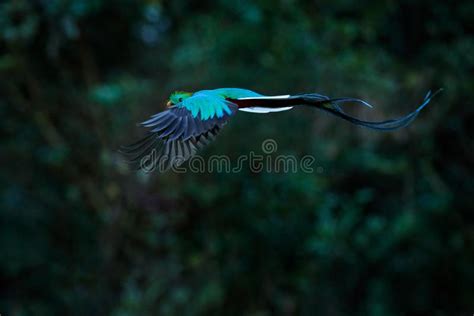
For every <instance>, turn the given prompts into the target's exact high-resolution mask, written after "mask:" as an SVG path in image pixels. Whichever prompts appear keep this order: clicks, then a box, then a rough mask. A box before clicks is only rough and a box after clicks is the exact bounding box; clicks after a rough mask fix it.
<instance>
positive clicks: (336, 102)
mask: <svg viewBox="0 0 474 316" xmlns="http://www.w3.org/2000/svg"><path fill="white" fill-rule="evenodd" d="M442 90H443V89H439V90H438V91H436V92H435V93H431V91H429V92H428V93H427V94H426V96H425V98H424V100H423V103H422V104H421V105H420V106H419V107H418V108H417V109H416V110H415V111H413V112H411V113H409V114H407V115H405V116H403V117H401V118H398V119H393V120H386V121H381V122H370V121H363V120H360V119H358V118H355V117H353V116H350V115H349V114H346V113H345V112H344V111H343V110H342V109H341V107H340V105H341V104H343V103H349V102H352V103H360V104H363V105H365V106H369V107H372V106H371V105H370V104H368V103H367V102H365V101H363V100H360V99H354V98H337V99H330V98H328V97H326V96H323V95H319V94H302V95H299V97H300V98H301V99H302V100H303V101H304V102H302V104H304V105H307V106H313V107H317V108H319V109H321V110H323V111H326V112H329V113H331V114H333V115H335V116H337V117H340V118H342V119H343V120H346V121H348V122H351V123H352V124H355V125H360V126H363V127H367V128H370V129H375V130H381V131H390V130H395V129H399V128H402V127H405V126H407V125H408V124H410V123H411V122H412V121H413V120H414V119H415V118H416V117H417V116H418V114H419V113H420V111H421V110H423V108H424V107H425V106H426V105H428V103H430V101H431V99H433V97H434V96H435V95H437V94H438V93H439V92H441V91H442Z"/></svg>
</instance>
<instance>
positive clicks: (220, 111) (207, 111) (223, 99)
mask: <svg viewBox="0 0 474 316" xmlns="http://www.w3.org/2000/svg"><path fill="white" fill-rule="evenodd" d="M260 96H262V95H261V94H259V93H257V92H254V91H251V90H247V89H240V88H220V89H214V90H202V91H198V92H196V93H194V94H193V95H192V96H191V97H189V98H187V99H185V100H183V101H182V102H181V103H178V104H177V105H176V106H177V107H184V108H186V109H188V110H189V111H191V114H192V115H193V117H200V118H201V120H208V119H212V118H215V117H218V118H220V117H223V116H224V114H229V115H230V114H231V113H232V110H231V105H234V104H233V103H231V102H229V101H227V99H239V98H250V97H260Z"/></svg>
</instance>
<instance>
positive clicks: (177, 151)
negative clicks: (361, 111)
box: [121, 88, 441, 170]
mask: <svg viewBox="0 0 474 316" xmlns="http://www.w3.org/2000/svg"><path fill="white" fill-rule="evenodd" d="M440 91H441V89H440V90H438V91H437V92H435V93H434V94H432V93H431V91H430V92H428V94H427V95H426V96H425V98H424V100H423V102H422V104H421V105H420V106H418V108H417V109H416V110H415V111H413V112H411V113H409V114H407V115H405V116H403V117H401V118H398V119H392V120H386V121H381V122H370V121H364V120H360V119H358V118H356V117H353V116H351V115H349V114H346V113H345V112H344V111H343V110H342V108H341V104H343V103H357V104H361V105H364V106H368V107H372V106H371V105H370V104H369V103H367V102H366V101H364V100H361V99H357V98H329V97H327V96H325V95H321V94H317V93H307V94H296V95H278V96H267V95H262V94H260V93H257V92H254V91H251V90H247V89H240V88H220V89H214V90H201V91H197V92H194V93H190V92H174V93H173V94H171V96H170V97H169V100H168V103H167V109H166V110H164V111H162V112H159V113H157V114H155V115H153V116H152V117H151V118H150V119H148V120H146V121H145V122H142V123H141V125H143V126H144V127H146V128H148V129H149V130H148V133H147V135H146V136H145V137H144V138H142V139H140V140H139V141H138V142H136V143H134V144H131V145H129V146H123V147H122V149H121V152H122V153H123V154H125V155H126V156H127V158H128V160H129V161H130V162H131V163H133V164H135V165H136V166H138V167H143V166H142V165H143V163H145V162H146V163H147V165H149V166H154V167H158V168H159V169H160V170H167V169H169V168H172V167H175V166H179V165H181V164H182V163H183V162H184V161H186V160H188V159H189V158H191V157H192V156H193V155H195V154H196V153H197V151H198V150H199V149H201V148H202V147H204V146H205V145H207V144H209V143H210V142H211V141H212V140H214V138H215V137H216V136H217V134H218V133H219V132H220V130H221V129H222V128H223V127H224V125H226V124H227V122H228V121H229V120H230V118H232V117H233V116H234V115H236V114H237V112H238V111H244V112H252V113H271V112H281V111H287V110H291V109H293V108H294V107H299V106H309V107H314V108H317V109H320V110H322V111H325V112H328V113H331V114H333V115H335V116H337V117H339V118H342V119H343V120H346V121H348V122H350V123H352V124H355V125H360V126H363V127H366V128H370V129H374V130H381V131H390V130H396V129H399V128H401V127H404V126H407V125H408V124H409V123H411V122H412V121H413V120H414V119H415V118H416V117H417V115H418V114H419V113H420V111H421V110H422V109H423V108H424V107H425V106H426V105H427V104H428V103H429V102H430V101H431V99H432V98H433V97H434V96H435V95H436V94H437V93H438V92H440Z"/></svg>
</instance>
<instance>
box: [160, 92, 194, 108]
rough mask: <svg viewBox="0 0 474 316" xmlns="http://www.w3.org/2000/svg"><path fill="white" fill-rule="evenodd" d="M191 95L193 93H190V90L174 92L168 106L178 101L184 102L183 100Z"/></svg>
mask: <svg viewBox="0 0 474 316" xmlns="http://www.w3.org/2000/svg"><path fill="white" fill-rule="evenodd" d="M191 95H192V93H190V92H184V91H176V92H173V93H172V94H171V95H170V98H169V100H168V103H166V106H168V107H170V106H173V105H175V104H178V103H180V102H182V101H183V100H185V99H187V98H189V97H190V96H191Z"/></svg>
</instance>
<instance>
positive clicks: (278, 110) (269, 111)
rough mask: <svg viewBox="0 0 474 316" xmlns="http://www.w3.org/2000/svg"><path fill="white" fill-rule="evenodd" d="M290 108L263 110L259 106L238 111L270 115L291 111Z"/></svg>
mask: <svg viewBox="0 0 474 316" xmlns="http://www.w3.org/2000/svg"><path fill="white" fill-rule="evenodd" d="M292 108H293V107H292V106H285V107H282V108H264V107H260V106H252V107H248V108H241V109H239V111H244V112H250V113H271V112H281V111H288V110H291V109H292Z"/></svg>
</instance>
